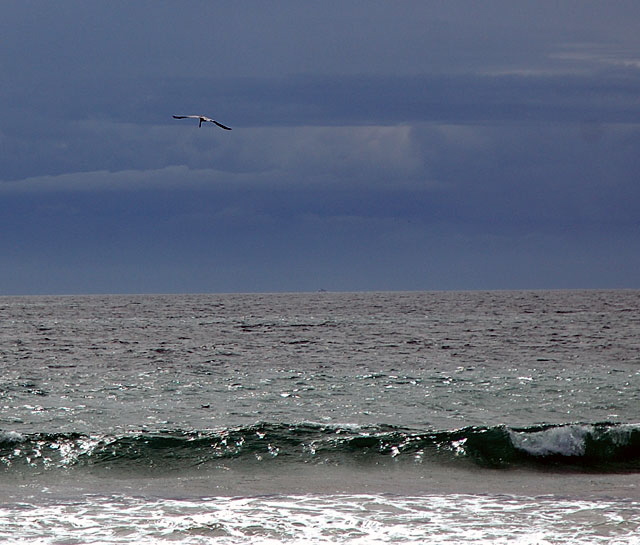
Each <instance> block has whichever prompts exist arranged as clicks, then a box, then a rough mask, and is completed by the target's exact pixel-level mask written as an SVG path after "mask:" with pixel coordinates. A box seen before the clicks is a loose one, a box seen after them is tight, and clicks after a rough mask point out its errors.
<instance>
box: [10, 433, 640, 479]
mask: <svg viewBox="0 0 640 545" xmlns="http://www.w3.org/2000/svg"><path fill="white" fill-rule="evenodd" d="M231 461H233V462H234V463H238V464H246V465H250V464H256V463H257V464H268V463H273V464H277V465H279V466H280V467H286V466H287V465H288V464H308V463H317V464H320V463H322V464H327V463H328V464H333V465H347V464H353V463H357V464H367V463H374V464H385V463H411V464H424V465H425V466H426V465H429V464H450V463H454V464H457V463H463V464H468V465H469V464H472V465H476V466H478V467H481V468H482V467H484V468H493V469H500V468H502V469H506V468H514V467H520V468H528V469H531V470H536V469H545V470H549V469H550V468H555V469H557V470H570V471H585V472H594V471H597V472H638V471H640V425H622V424H611V423H598V424H567V425H554V426H551V425H550V426H538V427H528V428H507V427H503V426H498V427H488V428H481V427H468V428H463V429H459V430H452V431H426V432H419V431H415V430H407V429H401V428H395V427H392V426H375V427H333V426H322V425H317V424H294V425H287V424H268V423H262V424H256V425H254V426H249V427H241V428H234V429H227V430H223V431H218V432H214V431H180V430H177V431H165V432H157V433H139V434H126V435H120V436H108V435H83V434H73V433H70V434H66V433H61V434H28V435H20V434H16V433H5V434H2V435H1V436H0V463H2V465H3V467H4V469H5V471H12V470H29V469H33V470H37V471H41V470H56V469H57V470H60V469H62V470H71V469H79V468H92V469H104V470H119V471H131V472H137V471H142V472H145V473H149V472H151V473H154V472H158V473H162V472H165V471H174V472H180V471H192V470H200V469H207V468H209V469H215V468H216V467H218V466H219V465H220V464H221V463H228V462H231Z"/></svg>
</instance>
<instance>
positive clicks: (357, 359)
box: [0, 291, 640, 543]
mask: <svg viewBox="0 0 640 545" xmlns="http://www.w3.org/2000/svg"><path fill="white" fill-rule="evenodd" d="M639 309H640V292H637V291H584V292H583V291H571V292H486V293H484V292H463V293H360V294H334V293H318V294H277V295H255V294H252V295H172V296H160V295H158V296H92V297H6V298H2V299H0V357H1V364H2V375H1V376H0V406H1V407H2V411H1V412H0V479H2V481H1V483H0V488H1V489H2V492H3V494H4V497H5V498H6V503H5V504H4V505H2V509H3V510H2V511H0V537H3V542H10V541H7V539H10V536H13V537H11V539H16V540H17V541H14V542H15V543H18V542H20V543H29V542H32V543H35V542H38V543H71V542H74V541H73V539H78V542H82V543H102V542H103V543H117V542H136V543H147V542H148V543H158V542H163V540H164V541H167V542H176V541H178V542H184V543H279V542H295V541H296V540H299V541H300V542H302V541H305V542H318V543H325V542H340V543H345V542H353V543H360V542H361V543H383V542H384V543H392V542H393V543H414V542H416V543H417V542H425V540H429V539H432V538H433V539H435V536H438V537H437V541H438V542H440V543H470V542H472V541H473V542H481V543H482V542H486V543H501V542H505V543H506V542H509V543H511V542H514V541H513V540H515V542H517V543H638V541H637V538H636V537H634V536H635V535H636V532H637V531H638V529H639V528H640V525H639V521H638V508H639V505H638V503H637V501H638V500H639V499H640V479H639V475H640V425H639V424H638V423H639V422H640V417H639V415H638V407H640V310H639ZM265 494H267V496H265ZM584 502H586V503H584ZM150 513H151V514H150ZM198 513H199V514H198ZM292 513H293V514H292ZM263 515H264V517H263ZM149 517H152V518H151V519H150V518H149ZM252 517H253V518H252ZM256 517H257V518H256ZM261 517H263V518H261ZM143 519H144V520H143ZM534 519H535V520H536V523H535V525H533V526H532V524H533V523H532V520H534ZM41 520H47V521H48V522H47V524H46V526H47V528H48V530H47V531H45V530H44V526H45V525H44V524H40V525H39V524H38V522H37V521H41ZM331 521H333V522H331ZM454 521H458V522H457V523H456V522H454ZM461 521H462V522H461ZM531 527H534V528H535V532H533V533H532V531H528V530H527V528H531ZM38 528H40V529H38ZM536 532H537V533H536ZM63 536H67V537H63ZM74 536H75V537H74ZM578 538H579V539H578ZM65 539H66V540H67V541H65ZM572 539H573V540H574V541H571V540H572ZM119 540H120V541H119ZM127 540H129V541H127ZM310 540H311V541H310ZM416 540H417V541H416ZM501 540H502V541H501ZM634 540H636V541H634Z"/></svg>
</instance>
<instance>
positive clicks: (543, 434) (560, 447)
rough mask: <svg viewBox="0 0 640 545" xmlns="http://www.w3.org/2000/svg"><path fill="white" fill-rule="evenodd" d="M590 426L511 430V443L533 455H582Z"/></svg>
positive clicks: (591, 429)
mask: <svg viewBox="0 0 640 545" xmlns="http://www.w3.org/2000/svg"><path fill="white" fill-rule="evenodd" d="M590 433H593V427H592V426H561V427H555V428H549V429H547V430H542V431H538V432H526V433H525V432H516V431H511V432H510V435H511V441H512V443H513V445H514V446H515V447H516V448H517V449H520V450H523V451H525V452H527V453H529V454H532V455H534V456H550V455H561V456H582V455H584V452H585V437H587V435H589V434H590Z"/></svg>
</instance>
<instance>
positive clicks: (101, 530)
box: [0, 495, 640, 545]
mask: <svg viewBox="0 0 640 545" xmlns="http://www.w3.org/2000/svg"><path fill="white" fill-rule="evenodd" d="M639 530H640V503H638V502H630V501H622V500H619V501H596V500H593V501H583V500H568V499H557V498H551V497H546V498H523V497H512V496H461V495H447V496H439V495H434V496H409V497H400V496H382V495H331V496H318V495H310V496H266V497H245V498H209V499H202V500H158V499H155V500H146V499H143V498H135V497H96V496H88V497H85V498H83V500H82V501H77V502H73V503H55V504H49V505H38V506H35V505H29V504H18V505H4V506H1V507H0V539H1V540H2V543H4V544H7V545H17V544H18V543H19V544H36V543H37V544H42V545H45V544H47V545H49V544H50V545H53V544H60V543H85V544H94V545H95V544H107V543H108V544H117V543H136V544H144V545H147V544H148V545H150V544H164V543H166V544H169V543H171V544H175V543H181V544H188V545H196V544H198V545H200V544H204V543H216V544H219V545H240V544H252V545H256V544H259V545H268V544H275V543H290V544H302V543H305V544H325V543H347V544H353V545H364V544H367V545H371V544H373V545H375V544H382V543H394V544H416V543H439V544H444V545H446V544H456V545H463V544H467V543H473V544H474V545H478V544H480V545H483V544H487V545H488V544H489V543H490V544H492V545H500V544H504V545H506V544H509V545H513V544H518V545H551V544H557V543H562V544H563V545H577V544H580V545H595V544H603V545H604V544H607V545H637V544H638V543H640V538H639V537H638V531H639Z"/></svg>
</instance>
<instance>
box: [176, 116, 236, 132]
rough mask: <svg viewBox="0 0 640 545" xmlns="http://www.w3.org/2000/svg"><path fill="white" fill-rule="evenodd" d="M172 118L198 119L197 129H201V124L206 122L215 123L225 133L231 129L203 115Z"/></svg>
mask: <svg viewBox="0 0 640 545" xmlns="http://www.w3.org/2000/svg"><path fill="white" fill-rule="evenodd" d="M173 118H174V119H199V120H200V122H199V123H198V127H202V124H203V123H206V122H207V121H208V122H209V123H215V124H216V125H218V127H220V128H221V129H224V130H225V131H230V130H231V127H226V126H224V125H223V124H222V123H218V122H217V121H216V120H215V119H210V118H209V117H206V116H204V115H174V116H173Z"/></svg>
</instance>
